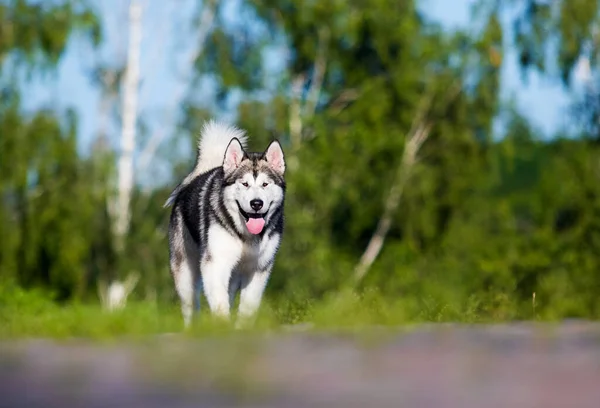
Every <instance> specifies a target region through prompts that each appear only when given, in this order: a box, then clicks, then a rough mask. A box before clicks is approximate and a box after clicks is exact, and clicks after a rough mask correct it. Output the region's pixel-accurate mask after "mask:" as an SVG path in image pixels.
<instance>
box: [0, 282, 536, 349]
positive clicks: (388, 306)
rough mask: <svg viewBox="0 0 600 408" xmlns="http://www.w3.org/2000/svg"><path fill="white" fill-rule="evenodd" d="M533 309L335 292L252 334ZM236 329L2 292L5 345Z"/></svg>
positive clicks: (521, 314)
mask: <svg viewBox="0 0 600 408" xmlns="http://www.w3.org/2000/svg"><path fill="white" fill-rule="evenodd" d="M538 319H540V317H539V316H538V315H537V314H535V315H534V311H533V310H532V308H531V305H524V306H523V307H519V305H517V304H516V303H515V302H512V301H511V300H510V297H507V296H505V295H502V294H499V295H497V296H494V297H489V296H488V297H477V296H472V297H470V298H469V299H468V300H467V301H465V302H458V301H457V302H454V303H453V302H448V301H446V302H442V301H440V300H438V299H435V298H433V297H424V298H420V299H417V298H416V297H404V298H400V297H399V298H395V299H394V298H389V297H388V298H384V297H383V296H381V295H380V294H379V293H378V292H377V291H366V292H364V293H361V294H360V295H359V294H356V293H355V292H353V291H351V290H344V291H341V292H337V293H332V294H330V295H329V296H327V297H326V298H324V299H323V300H321V301H319V302H309V301H306V302H305V303H304V304H301V305H298V304H292V303H290V302H288V301H286V300H277V301H274V300H272V299H265V301H264V302H263V305H262V307H261V310H260V313H259V315H258V318H257V320H256V322H255V324H254V325H253V326H252V328H251V329H246V330H249V331H253V332H267V331H273V330H280V329H281V328H282V326H283V325H291V324H302V323H306V322H310V324H311V327H312V330H361V329H362V328H366V327H371V328H372V327H373V326H383V327H386V326H387V327H389V326H394V327H397V326H410V325H412V324H416V323H423V322H463V323H490V322H501V321H510V320H538ZM232 332H236V333H238V332H239V331H233V327H232V325H231V324H227V323H224V322H219V321H216V320H215V319H212V318H211V317H210V316H209V314H208V313H206V307H204V309H203V313H201V314H200V315H199V316H198V317H197V318H196V319H195V321H194V324H193V326H192V327H191V328H190V329H189V330H185V331H184V330H183V323H182V318H181V315H180V312H179V307H178V305H177V304H176V303H173V304H165V305H157V304H154V303H150V302H136V301H133V302H129V303H128V305H127V307H126V308H125V309H124V310H121V311H117V312H113V313H107V312H105V311H104V310H102V309H101V307H100V305H99V304H98V303H90V304H65V305H59V304H57V303H55V302H53V301H52V299H51V298H50V297H49V296H48V295H47V294H46V293H44V292H41V291H36V290H33V291H26V290H23V289H20V288H18V287H15V286H11V285H1V286H0V338H5V339H6V338H24V337H26V338H93V339H114V338H124V337H125V338H128V337H129V338H131V337H138V338H143V337H146V336H149V335H157V334H164V333H185V334H186V335H189V336H207V335H220V334H227V333H232Z"/></svg>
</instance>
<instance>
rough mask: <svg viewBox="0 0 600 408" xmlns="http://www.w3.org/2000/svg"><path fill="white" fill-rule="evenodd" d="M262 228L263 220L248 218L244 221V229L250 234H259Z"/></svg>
mask: <svg viewBox="0 0 600 408" xmlns="http://www.w3.org/2000/svg"><path fill="white" fill-rule="evenodd" d="M264 226H265V219H264V218H249V219H248V221H246V227H247V228H248V231H250V233H251V234H255V235H256V234H260V232H261V231H262V230H263V227H264Z"/></svg>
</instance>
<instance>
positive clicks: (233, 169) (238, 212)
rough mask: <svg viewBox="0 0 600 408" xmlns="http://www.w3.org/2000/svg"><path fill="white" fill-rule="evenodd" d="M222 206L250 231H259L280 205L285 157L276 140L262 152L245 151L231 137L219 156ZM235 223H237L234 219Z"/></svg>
mask: <svg viewBox="0 0 600 408" xmlns="http://www.w3.org/2000/svg"><path fill="white" fill-rule="evenodd" d="M223 172H224V184H225V186H224V191H223V195H224V199H225V205H226V207H227V209H228V211H229V212H230V215H231V216H232V217H233V218H234V219H239V220H240V221H241V224H243V225H245V228H246V229H247V231H248V232H249V233H250V234H255V235H256V234H260V233H261V232H262V231H263V230H264V229H265V227H266V226H267V225H268V224H269V222H270V221H271V220H272V216H273V214H274V213H275V212H276V211H277V210H278V209H279V208H280V207H281V206H282V205H283V198H284V192H285V180H284V172H285V160H284V157H283V150H282V149H281V145H280V144H279V142H277V141H273V142H271V144H270V145H269V147H268V148H267V150H265V151H264V152H263V153H252V152H245V151H244V149H243V147H242V145H241V143H240V142H239V140H238V139H235V138H234V139H232V140H231V142H229V146H228V147H227V150H226V151H225V157H224V159H223ZM236 224H237V222H236Z"/></svg>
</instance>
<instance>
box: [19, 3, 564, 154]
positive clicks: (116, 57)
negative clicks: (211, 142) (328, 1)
mask: <svg viewBox="0 0 600 408" xmlns="http://www.w3.org/2000/svg"><path fill="white" fill-rule="evenodd" d="M472 1H473V0H424V1H423V3H422V9H423V10H424V11H426V12H427V13H428V14H429V15H430V16H431V17H432V18H434V19H436V20H438V21H440V22H441V23H442V24H443V25H444V26H445V27H447V28H450V29H451V28H456V27H460V26H462V25H465V24H466V23H467V22H468V21H469V12H470V10H469V6H470V4H471V3H472ZM127 3H128V2H126V1H122V0H98V3H97V4H99V6H100V9H101V11H102V13H103V15H104V16H105V18H106V23H107V24H108V26H109V30H108V34H109V35H108V37H107V38H106V44H105V45H104V46H103V47H102V49H101V52H100V59H101V60H103V61H109V62H113V61H124V60H125V51H126V42H125V41H126V38H127V33H126V31H125V30H126V27H127V26H126V24H125V23H126V16H127ZM145 5H146V8H145V15H144V28H143V29H144V37H143V42H142V56H141V57H142V67H141V69H142V83H141V87H140V114H141V115H143V117H144V118H146V120H147V121H148V123H149V124H150V127H151V132H150V134H151V135H152V134H156V133H157V132H159V133H160V132H162V131H163V129H170V128H171V127H172V124H173V123H174V122H175V121H176V119H177V114H178V108H179V105H178V103H179V101H180V99H181V98H182V97H183V95H184V93H185V91H186V86H185V83H186V79H189V76H190V74H191V71H190V69H191V67H190V64H189V63H188V62H187V61H189V59H190V58H191V55H192V51H193V50H192V49H190V45H189V44H192V43H194V41H188V39H190V38H195V37H194V36H195V35H196V33H195V31H194V29H193V27H192V26H191V17H192V16H193V15H194V10H195V5H196V2H195V1H193V0H177V1H169V2H161V1H158V0H146V1H145ZM506 49H507V51H508V53H507V54H506V56H505V64H504V66H503V70H502V82H503V86H502V98H503V99H504V100H508V99H509V98H514V99H515V100H516V102H517V106H518V107H519V109H520V110H521V111H522V112H523V113H524V114H525V115H526V116H527V117H528V118H530V119H531V120H532V121H533V123H534V124H535V125H536V126H537V127H538V128H539V129H540V130H541V131H542V132H544V134H545V135H546V136H551V135H552V133H554V132H555V131H557V130H559V129H560V128H561V127H563V126H566V125H567V123H568V122H567V115H566V107H567V105H568V102H569V97H568V95H567V94H566V93H565V92H564V90H563V89H562V88H561V86H560V84H559V83H557V82H551V81H550V80H548V79H544V78H541V77H540V76H538V75H535V74H533V75H530V81H529V83H528V84H524V83H522V82H521V78H520V73H519V70H518V68H517V64H516V57H515V54H514V52H511V47H510V44H509V43H507V47H506ZM98 60H99V59H98V56H96V55H95V53H94V52H92V50H90V49H89V47H88V46H86V45H84V44H83V42H81V41H73V42H72V44H71V45H70V46H69V48H68V49H67V52H66V54H65V56H64V58H63V59H62V62H61V64H60V66H59V68H58V70H57V72H56V76H55V77H53V78H44V79H38V80H36V81H34V82H33V83H32V84H30V85H29V87H28V94H27V98H24V99H25V102H26V107H27V108H28V109H36V108H38V107H40V106H45V107H58V108H66V107H69V106H70V107H74V108H75V109H76V110H77V112H78V114H79V118H80V144H81V147H82V149H83V150H84V151H85V150H87V148H88V147H89V144H90V142H91V141H92V140H93V137H94V134H95V133H96V132H97V129H98V126H99V124H100V119H99V117H98V113H99V101H100V95H99V92H98V90H97V88H96V87H94V86H93V84H92V83H91V81H90V79H89V70H90V69H91V68H92V67H93V66H94V64H95V63H96V62H98ZM207 92H209V90H207ZM114 134H115V140H116V137H118V129H114ZM161 140H162V139H161Z"/></svg>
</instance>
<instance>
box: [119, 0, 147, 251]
mask: <svg viewBox="0 0 600 408" xmlns="http://www.w3.org/2000/svg"><path fill="white" fill-rule="evenodd" d="M141 40H142V5H141V3H140V2H139V1H138V0H131V3H130V5H129V44H128V48H127V67H126V70H125V78H124V83H123V107H122V109H123V111H122V112H123V114H122V128H121V155H120V157H119V165H118V180H119V181H118V191H117V203H116V208H115V211H116V217H115V218H116V219H115V225H114V227H115V228H114V229H115V235H116V240H117V246H118V247H122V245H123V242H124V237H125V236H126V235H127V232H128V231H129V221H130V219H131V214H130V202H131V192H132V190H133V183H134V170H133V169H134V167H133V154H134V151H135V133H136V124H137V105H138V84H139V78H140V71H139V65H140V45H141Z"/></svg>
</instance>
